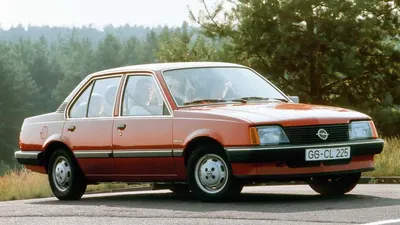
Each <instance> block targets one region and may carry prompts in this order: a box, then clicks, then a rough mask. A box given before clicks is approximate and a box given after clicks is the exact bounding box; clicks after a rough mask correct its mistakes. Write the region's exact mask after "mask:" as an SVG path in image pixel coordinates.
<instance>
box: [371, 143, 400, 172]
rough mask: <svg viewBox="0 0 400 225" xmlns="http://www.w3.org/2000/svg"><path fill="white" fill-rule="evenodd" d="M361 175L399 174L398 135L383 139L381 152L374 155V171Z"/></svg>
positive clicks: (399, 145) (399, 153)
mask: <svg viewBox="0 0 400 225" xmlns="http://www.w3.org/2000/svg"><path fill="white" fill-rule="evenodd" d="M363 175H364V176H372V177H381V176H382V177H386V176H400V137H392V138H386V139H385V147H384V149H383V152H382V153H381V154H379V155H377V156H375V171H371V172H368V173H364V174H363Z"/></svg>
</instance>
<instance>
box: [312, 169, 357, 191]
mask: <svg viewBox="0 0 400 225" xmlns="http://www.w3.org/2000/svg"><path fill="white" fill-rule="evenodd" d="M360 178H361V173H352V174H346V175H340V176H335V177H319V178H315V179H313V180H312V181H310V182H309V185H310V187H311V188H312V189H313V190H314V191H315V192H317V193H319V194H321V195H323V196H341V195H344V194H346V193H348V192H350V191H351V190H353V189H354V188H355V187H356V186H357V184H358V182H359V180H360Z"/></svg>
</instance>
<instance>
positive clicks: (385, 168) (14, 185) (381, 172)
mask: <svg viewBox="0 0 400 225" xmlns="http://www.w3.org/2000/svg"><path fill="white" fill-rule="evenodd" d="M375 168H376V170H375V171H371V172H368V173H364V174H363V176H368V177H371V176H372V177H380V176H400V138H386V139H385V148H384V150H383V152H382V153H381V154H380V155H377V156H375ZM138 185H140V186H148V184H135V185H128V184H125V183H101V184H98V185H89V186H88V187H87V191H86V192H87V193H90V192H98V191H108V190H114V189H119V188H129V187H134V186H138ZM52 196H53V194H52V193H51V190H50V186H49V183H48V179H47V175H45V174H39V173H34V172H31V171H28V170H25V169H21V170H10V171H8V172H6V174H5V175H4V176H1V177H0V201H7V200H18V199H30V198H43V197H52Z"/></svg>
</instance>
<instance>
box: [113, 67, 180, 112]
mask: <svg viewBox="0 0 400 225" xmlns="http://www.w3.org/2000/svg"><path fill="white" fill-rule="evenodd" d="M130 76H150V77H152V78H153V80H154V81H155V83H156V86H157V89H158V91H159V92H160V94H161V97H162V100H163V102H164V104H166V106H167V108H168V112H169V115H148V116H146V115H139V116H135V115H127V116H123V115H122V100H123V99H124V94H125V89H126V85H127V81H128V79H129V77H130ZM122 85H123V86H122V89H121V97H120V99H119V110H118V115H117V117H118V118H138V117H143V118H149V117H157V118H169V117H173V110H172V107H171V105H170V103H169V102H168V101H167V98H166V96H165V93H164V90H163V89H162V88H161V84H160V83H159V80H158V79H157V78H156V77H155V74H154V72H141V71H137V72H128V73H125V78H124V82H123V84H122Z"/></svg>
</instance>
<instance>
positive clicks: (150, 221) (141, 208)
mask: <svg viewBox="0 0 400 225" xmlns="http://www.w3.org/2000/svg"><path fill="white" fill-rule="evenodd" d="M389 220H392V221H389ZM396 220H398V223H390V222H395V221H396ZM377 221H381V222H377ZM384 221H386V222H384ZM372 222H377V223H373V224H375V225H379V224H400V185H390V184H373V185H372V184H370V185H368V184H364V185H359V186H357V187H356V189H354V190H353V191H352V192H351V193H350V194H348V195H346V196H343V197H341V198H322V197H320V196H318V195H317V194H315V193H314V192H313V191H312V190H311V189H310V188H309V187H308V186H305V185H295V186H264V187H246V188H244V190H243V192H242V195H241V196H240V197H239V198H238V199H237V200H236V201H232V202H224V203H203V202H199V201H197V200H195V199H190V198H182V197H177V196H174V195H173V194H172V193H171V192H169V191H166V190H165V191H164V190H160V191H148V192H128V193H126V192H124V193H112V194H90V195H85V196H84V197H83V199H81V200H80V201H74V202H61V201H58V200H57V199H55V198H43V199H35V200H22V201H9V202H1V203H0V224H24V225H26V224H29V225H35V224H38V225H47V224H52V225H53V224H62V225H66V224H83V225H86V224H90V225H95V224H99V225H103V224H107V225H108V224H116V225H118V224H145V225H161V224H181V225H183V224H207V225H208V224H218V225H220V224H221V225H222V224H238V225H247V224H271V225H278V224H279V225H281V224H285V225H292V224H301V225H303V224H311V225H316V224H329V225H332V224H367V223H372Z"/></svg>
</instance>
